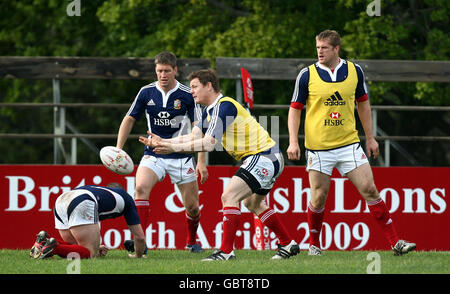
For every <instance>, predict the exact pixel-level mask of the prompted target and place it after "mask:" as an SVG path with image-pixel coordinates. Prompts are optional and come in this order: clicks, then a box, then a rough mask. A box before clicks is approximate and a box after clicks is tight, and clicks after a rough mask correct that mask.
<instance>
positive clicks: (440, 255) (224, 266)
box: [0, 250, 450, 274]
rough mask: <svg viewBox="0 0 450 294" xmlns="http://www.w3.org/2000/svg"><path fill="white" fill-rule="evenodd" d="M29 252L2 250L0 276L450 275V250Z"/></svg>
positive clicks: (0, 252) (0, 254)
mask: <svg viewBox="0 0 450 294" xmlns="http://www.w3.org/2000/svg"><path fill="white" fill-rule="evenodd" d="M28 252H29V251H28V250H0V274H65V273H67V271H68V270H69V271H73V270H76V269H79V273H81V274H366V273H367V271H368V269H369V271H373V270H379V272H380V273H381V274H450V252H436V251H428V252H424V251H417V252H411V253H409V254H407V255H403V256H394V255H393V253H392V252H390V251H376V252H375V253H373V252H372V251H345V252H344V251H325V252H324V254H323V255H322V256H308V254H307V252H306V251H301V252H300V254H299V255H297V256H295V257H292V258H290V259H288V260H271V259H270V258H271V257H272V256H273V255H274V253H275V251H250V250H236V251H235V253H236V256H237V259H236V260H233V261H227V262H223V261H221V262H201V261H200V260H201V259H202V258H204V257H206V256H208V255H209V253H210V252H212V251H211V250H206V251H205V252H204V253H201V254H194V253H189V252H188V251H181V250H155V251H151V252H150V255H149V256H148V258H146V259H130V258H129V257H128V256H127V252H126V251H124V250H111V251H110V252H108V255H107V256H106V257H103V258H96V259H89V260H81V261H79V262H80V263H79V264H78V265H79V267H78V265H75V261H72V260H67V259H63V258H60V257H58V256H55V257H53V258H50V259H44V260H34V259H30V258H29V256H28Z"/></svg>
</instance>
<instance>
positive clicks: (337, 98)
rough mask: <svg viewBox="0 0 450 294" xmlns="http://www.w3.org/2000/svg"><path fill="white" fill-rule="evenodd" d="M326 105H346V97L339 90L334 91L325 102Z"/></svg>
mask: <svg viewBox="0 0 450 294" xmlns="http://www.w3.org/2000/svg"><path fill="white" fill-rule="evenodd" d="M323 104H324V105H325V106H335V105H345V101H344V99H342V96H341V94H339V92H338V91H336V92H334V95H331V96H330V97H329V98H328V99H327V100H326V101H325V102H324V103H323Z"/></svg>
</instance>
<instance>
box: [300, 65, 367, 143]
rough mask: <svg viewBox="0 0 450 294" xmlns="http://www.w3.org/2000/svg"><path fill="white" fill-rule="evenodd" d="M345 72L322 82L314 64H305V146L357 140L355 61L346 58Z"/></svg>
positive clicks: (356, 78) (356, 77)
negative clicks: (340, 77)
mask: <svg viewBox="0 0 450 294" xmlns="http://www.w3.org/2000/svg"><path fill="white" fill-rule="evenodd" d="M347 64H348V75H347V78H346V79H345V80H344V81H342V82H324V81H323V80H322V79H321V78H320V76H319V73H318V72H317V69H316V65H315V64H312V65H310V66H309V84H308V90H309V96H308V99H307V100H306V118H305V147H306V148H307V149H310V150H328V149H334V148H338V147H342V146H345V145H348V144H352V143H355V142H359V137H358V131H357V130H356V126H355V90H356V86H357V84H358V76H357V73H356V68H355V65H354V64H353V63H352V62H350V61H347Z"/></svg>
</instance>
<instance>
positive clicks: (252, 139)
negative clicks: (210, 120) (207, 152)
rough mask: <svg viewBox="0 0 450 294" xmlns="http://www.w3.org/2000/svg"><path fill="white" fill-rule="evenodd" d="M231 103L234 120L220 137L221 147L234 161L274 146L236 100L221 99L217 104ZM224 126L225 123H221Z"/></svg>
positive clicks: (267, 134)
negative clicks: (235, 112) (233, 110)
mask: <svg viewBox="0 0 450 294" xmlns="http://www.w3.org/2000/svg"><path fill="white" fill-rule="evenodd" d="M225 101H228V102H231V103H233V105H234V106H235V107H236V109H237V115H236V118H235V119H234V121H233V122H232V123H230V124H229V125H228V127H227V128H226V130H225V132H224V133H223V135H222V146H223V147H224V148H225V150H226V151H227V152H228V153H229V154H230V155H231V156H232V157H233V158H234V159H236V160H241V159H242V158H243V157H245V156H248V155H253V154H257V153H260V152H262V151H265V150H268V149H270V148H272V147H273V146H275V144H276V143H275V141H274V140H272V138H271V137H270V135H269V133H268V132H267V131H266V130H265V129H264V128H263V127H262V126H261V125H260V124H259V123H258V122H257V121H256V119H255V118H254V117H252V116H251V115H250V113H248V111H247V110H245V108H244V107H242V105H241V104H239V103H238V102H237V101H236V100H234V99H233V98H230V97H223V98H221V99H220V100H219V101H218V102H217V103H218V104H220V103H222V102H225ZM223 123H224V124H225V123H226V122H223Z"/></svg>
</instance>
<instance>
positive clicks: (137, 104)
mask: <svg viewBox="0 0 450 294" xmlns="http://www.w3.org/2000/svg"><path fill="white" fill-rule="evenodd" d="M144 113H145V116H146V118H147V125H148V130H149V131H150V132H152V133H154V134H156V135H158V136H160V137H161V138H165V139H168V138H173V137H176V136H179V135H183V134H186V133H187V125H188V123H187V121H189V122H190V123H192V122H194V121H198V119H199V117H200V116H201V109H200V106H199V105H197V104H196V103H195V101H194V98H193V97H192V95H191V93H190V88H189V87H187V86H185V85H183V84H181V83H179V82H178V81H177V84H176V86H175V87H174V88H173V89H172V90H170V91H169V92H168V93H167V94H166V93H165V92H164V91H163V90H162V89H161V88H160V87H159V85H158V82H153V83H151V84H149V85H147V86H144V87H142V88H141V89H140V91H139V93H138V94H137V95H136V98H135V99H134V101H133V104H132V105H131V107H130V109H129V110H128V112H127V115H129V116H132V117H134V118H135V119H136V120H139V119H140V118H141V116H142V115H143V114H144ZM144 154H145V155H152V156H155V157H163V158H183V157H191V156H192V155H191V154H182V153H172V154H156V153H155V152H154V151H153V148H150V147H148V146H145V151H144Z"/></svg>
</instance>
